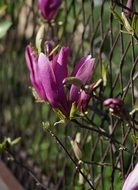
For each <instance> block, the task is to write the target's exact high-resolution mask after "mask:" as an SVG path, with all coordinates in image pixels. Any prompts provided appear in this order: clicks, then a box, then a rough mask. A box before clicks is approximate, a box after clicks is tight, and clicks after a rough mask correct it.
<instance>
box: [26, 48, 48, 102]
mask: <svg viewBox="0 0 138 190" xmlns="http://www.w3.org/2000/svg"><path fill="white" fill-rule="evenodd" d="M25 59H26V64H27V66H28V69H29V72H30V79H31V83H32V85H33V87H34V89H35V90H36V92H37V94H38V95H39V96H40V98H41V99H43V100H46V99H47V98H46V94H45V92H44V89H43V86H42V84H41V81H40V77H39V74H38V56H37V55H36V54H35V53H34V52H33V51H32V48H31V47H30V46H27V47H26V50H25Z"/></svg>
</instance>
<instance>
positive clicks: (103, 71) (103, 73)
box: [102, 62, 107, 86]
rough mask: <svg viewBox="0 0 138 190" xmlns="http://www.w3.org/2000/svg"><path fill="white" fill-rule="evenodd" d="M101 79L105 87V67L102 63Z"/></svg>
mask: <svg viewBox="0 0 138 190" xmlns="http://www.w3.org/2000/svg"><path fill="white" fill-rule="evenodd" d="M102 79H103V85H104V86H106V84H107V75H106V67H105V63H104V62H103V63H102Z"/></svg>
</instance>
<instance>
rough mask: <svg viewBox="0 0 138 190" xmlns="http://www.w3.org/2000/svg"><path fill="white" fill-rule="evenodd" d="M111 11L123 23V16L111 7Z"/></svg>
mask: <svg viewBox="0 0 138 190" xmlns="http://www.w3.org/2000/svg"><path fill="white" fill-rule="evenodd" d="M110 11H111V13H112V14H113V16H114V18H115V19H116V20H118V21H119V22H120V24H123V21H122V18H121V16H120V15H119V14H118V13H117V12H116V11H115V10H114V9H112V8H111V9H110Z"/></svg>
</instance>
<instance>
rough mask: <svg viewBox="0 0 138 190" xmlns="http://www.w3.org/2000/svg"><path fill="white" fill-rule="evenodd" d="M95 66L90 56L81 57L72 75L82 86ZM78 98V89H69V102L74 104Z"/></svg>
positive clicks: (73, 86)
mask: <svg viewBox="0 0 138 190" xmlns="http://www.w3.org/2000/svg"><path fill="white" fill-rule="evenodd" d="M94 64H95V59H94V58H91V56H90V55H89V56H87V57H83V58H81V60H80V61H79V63H78V64H77V65H76V66H75V68H74V70H73V73H72V75H73V76H75V77H76V78H78V79H80V80H81V81H82V82H83V84H85V83H86V82H87V81H88V80H89V78H90V76H91V75H92V72H93V67H94ZM79 97H80V88H78V87H77V86H75V85H72V86H71V89H70V101H71V102H75V101H77V100H78V99H79Z"/></svg>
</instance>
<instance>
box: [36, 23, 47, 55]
mask: <svg viewBox="0 0 138 190" xmlns="http://www.w3.org/2000/svg"><path fill="white" fill-rule="evenodd" d="M44 32H45V26H44V25H41V26H40V28H39V30H38V32H37V35H36V39H35V45H36V48H37V50H38V53H40V52H41V44H42V41H43V38H44Z"/></svg>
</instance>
